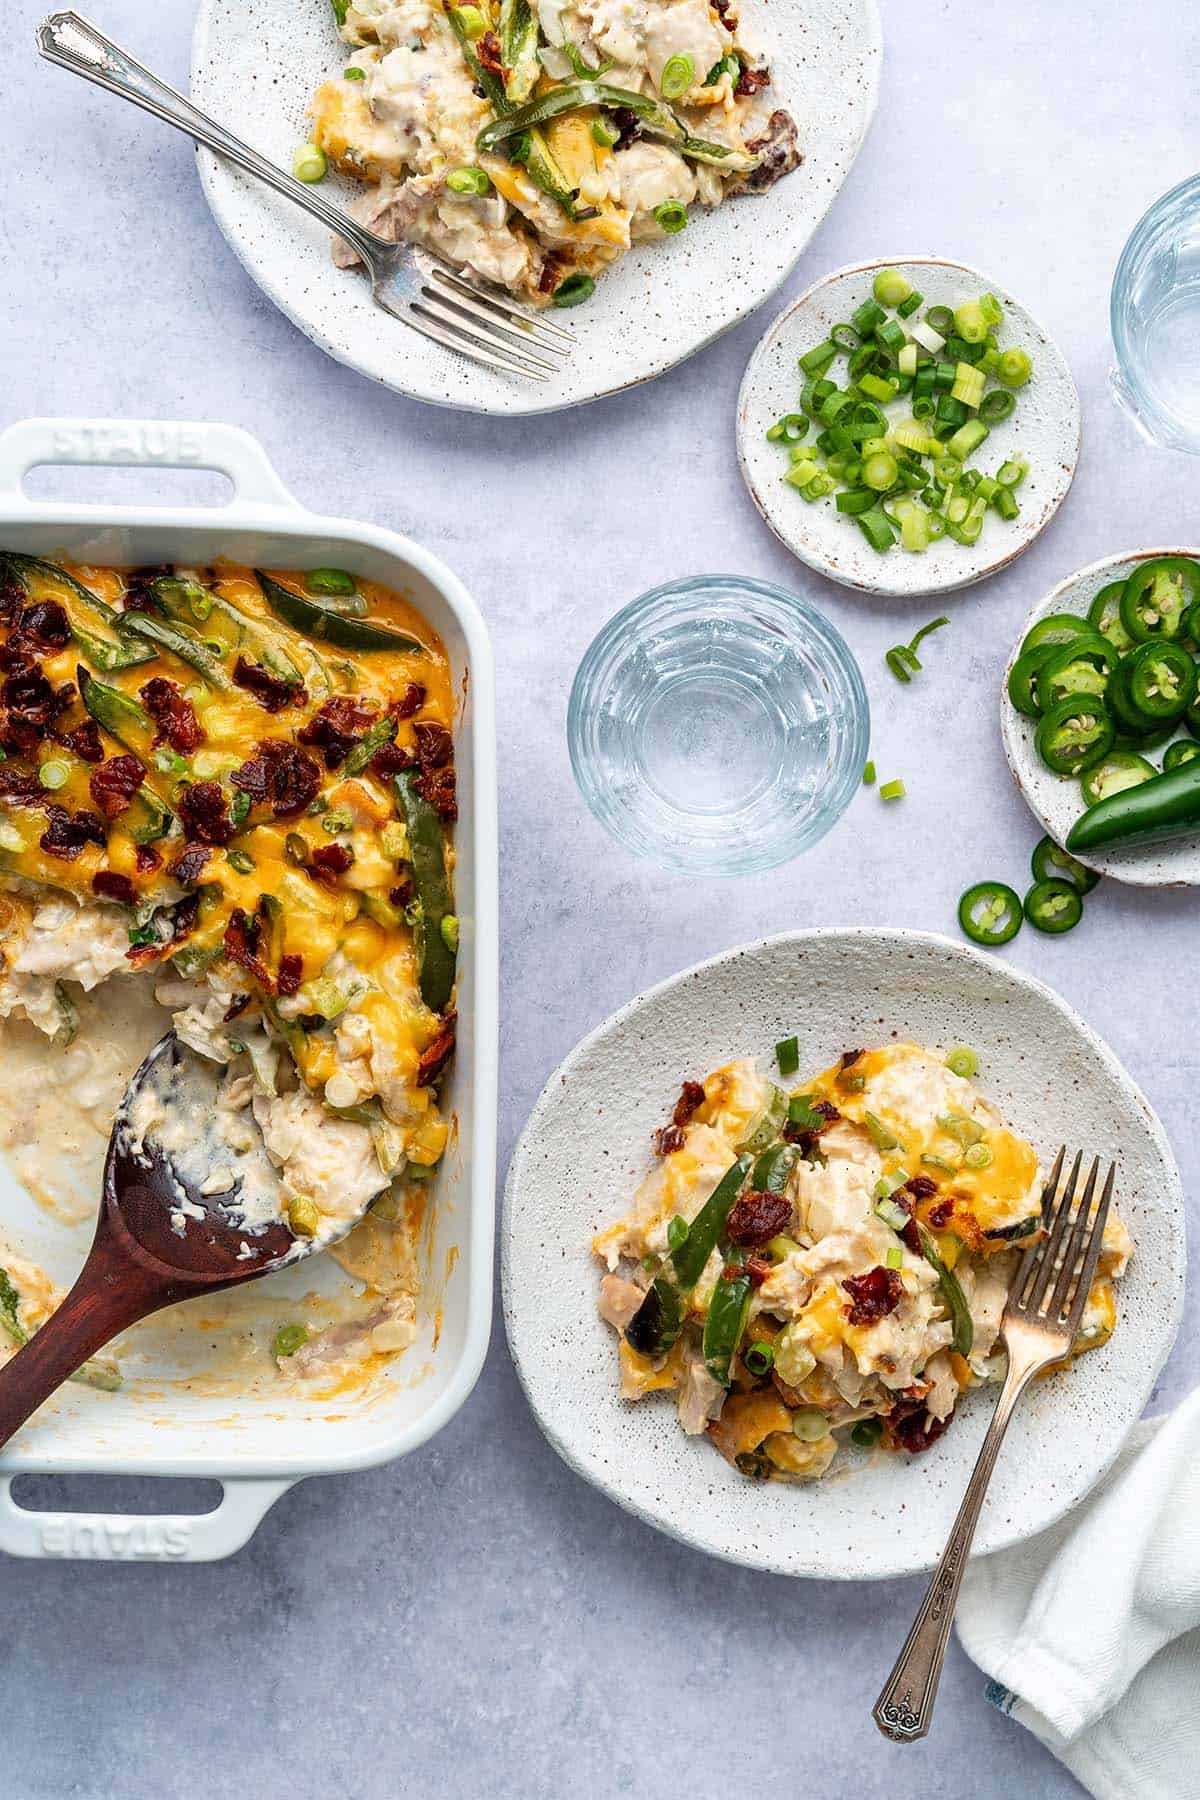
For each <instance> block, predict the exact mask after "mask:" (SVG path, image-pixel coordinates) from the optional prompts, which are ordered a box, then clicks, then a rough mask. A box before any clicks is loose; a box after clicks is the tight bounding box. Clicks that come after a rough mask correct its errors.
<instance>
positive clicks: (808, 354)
mask: <svg viewBox="0 0 1200 1800" xmlns="http://www.w3.org/2000/svg"><path fill="white" fill-rule="evenodd" d="M836 355H837V345H836V344H835V343H834V342H833V341H832V339H830V338H826V339H825V341H824V343H821V344H814V345H813V348H812V349H811V350H806V351H805V352H804V355H803V356H802V357H801V358H800V367H801V368H802V369H803V370H804V373H805V374H806V375H823V374H824V373H825V371H826V369H827V368H828V367H829V365H830V363H831V362H832V361H833V359H834V357H835V356H836ZM832 387H833V384H832V383H830V392H832Z"/></svg>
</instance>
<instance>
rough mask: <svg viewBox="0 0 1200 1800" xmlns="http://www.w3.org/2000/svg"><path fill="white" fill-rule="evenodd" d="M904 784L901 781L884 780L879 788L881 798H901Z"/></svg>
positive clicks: (903, 792)
mask: <svg viewBox="0 0 1200 1800" xmlns="http://www.w3.org/2000/svg"><path fill="white" fill-rule="evenodd" d="M905 791H906V790H905V786H904V783H903V782H902V781H885V782H884V784H883V786H882V787H881V788H880V790H879V798H880V799H881V800H903V798H904V795H905Z"/></svg>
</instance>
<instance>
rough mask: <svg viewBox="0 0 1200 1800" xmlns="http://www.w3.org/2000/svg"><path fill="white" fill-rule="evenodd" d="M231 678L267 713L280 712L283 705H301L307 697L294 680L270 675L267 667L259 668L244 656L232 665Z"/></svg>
mask: <svg viewBox="0 0 1200 1800" xmlns="http://www.w3.org/2000/svg"><path fill="white" fill-rule="evenodd" d="M233 679H234V680H235V681H236V682H237V684H238V686H239V687H241V688H245V689H246V691H247V693H249V694H252V695H253V696H254V698H255V699H256V700H257V701H258V704H259V705H260V706H261V707H263V708H264V709H265V710H266V711H267V712H269V713H277V712H282V711H283V709H284V707H285V706H302V705H303V704H304V701H305V700H306V699H307V698H308V695H307V694H306V693H305V691H304V689H303V688H302V687H297V686H296V684H295V682H291V681H285V680H284V679H283V677H282V676H281V675H272V674H271V672H270V670H269V669H260V668H259V666H258V664H257V663H252V662H247V661H246V658H245V657H244V656H239V657H238V659H237V662H236V663H235V664H234V666H233Z"/></svg>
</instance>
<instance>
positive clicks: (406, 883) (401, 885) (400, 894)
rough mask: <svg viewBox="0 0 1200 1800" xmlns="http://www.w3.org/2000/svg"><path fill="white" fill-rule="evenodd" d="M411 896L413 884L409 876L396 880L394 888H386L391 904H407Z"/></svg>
mask: <svg viewBox="0 0 1200 1800" xmlns="http://www.w3.org/2000/svg"><path fill="white" fill-rule="evenodd" d="M412 897H413V884H412V879H411V877H410V876H408V875H406V876H405V877H404V880H403V881H398V882H397V883H396V885H395V887H394V888H389V889H388V899H389V900H390V901H391V903H392V905H393V906H407V905H408V903H409V901H410V900H411V899H412Z"/></svg>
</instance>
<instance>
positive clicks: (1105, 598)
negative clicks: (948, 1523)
mask: <svg viewBox="0 0 1200 1800" xmlns="http://www.w3.org/2000/svg"><path fill="white" fill-rule="evenodd" d="M1124 592H1125V583H1124V582H1123V581H1110V582H1109V583H1108V585H1107V587H1102V588H1101V589H1100V592H1099V593H1098V594H1097V595H1096V598H1095V599H1094V600H1093V601H1092V604H1091V605H1090V606H1089V607H1088V623H1089V624H1090V625H1092V626H1094V627H1095V629H1096V630H1097V631H1098V632H1099V633H1100V636H1101V637H1102V638H1107V639H1108V641H1109V643H1110V644H1111V645H1112V647H1113V649H1114V650H1116V651H1118V652H1120V651H1123V650H1128V649H1129V648H1130V646H1131V645H1132V643H1133V639H1132V638H1131V637H1130V635H1129V633H1128V632H1127V631H1126V629H1125V626H1124V624H1123V623H1122V621H1121V595H1122V594H1123V593H1124Z"/></svg>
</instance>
